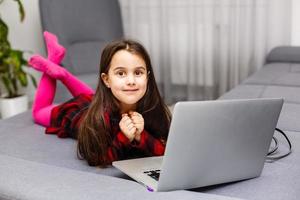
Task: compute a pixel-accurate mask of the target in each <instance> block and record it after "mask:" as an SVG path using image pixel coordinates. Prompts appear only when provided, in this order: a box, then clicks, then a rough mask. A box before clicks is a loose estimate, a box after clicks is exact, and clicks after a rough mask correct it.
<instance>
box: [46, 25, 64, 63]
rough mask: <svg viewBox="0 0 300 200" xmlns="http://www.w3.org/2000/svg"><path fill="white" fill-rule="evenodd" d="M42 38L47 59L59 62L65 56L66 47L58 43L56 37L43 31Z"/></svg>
mask: <svg viewBox="0 0 300 200" xmlns="http://www.w3.org/2000/svg"><path fill="white" fill-rule="evenodd" d="M44 38H45V42H46V46H47V52H48V59H49V60H50V61H52V62H54V63H56V64H60V62H61V61H62V59H63V58H64V56H65V52H66V49H65V48H64V47H63V46H61V45H60V44H59V43H58V40H57V37H56V36H55V35H54V34H52V33H50V32H47V31H45V32H44Z"/></svg>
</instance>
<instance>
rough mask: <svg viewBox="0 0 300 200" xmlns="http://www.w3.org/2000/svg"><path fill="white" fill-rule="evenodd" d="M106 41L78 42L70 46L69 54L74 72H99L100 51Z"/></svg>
mask: <svg viewBox="0 0 300 200" xmlns="http://www.w3.org/2000/svg"><path fill="white" fill-rule="evenodd" d="M105 44H106V43H105V42H104V41H89V42H76V43H73V44H71V45H70V46H69V49H68V54H67V56H68V57H69V58H70V59H69V60H70V64H71V67H72V72H73V73H74V74H76V75H77V74H91V73H95V74H98V73H99V68H100V67H99V66H100V56H101V55H100V53H101V52H102V49H103V47H104V46H105Z"/></svg>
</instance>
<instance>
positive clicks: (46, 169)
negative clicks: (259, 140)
mask: <svg viewBox="0 0 300 200" xmlns="http://www.w3.org/2000/svg"><path fill="white" fill-rule="evenodd" d="M261 97H283V98H284V99H285V103H284V106H283V110H282V112H281V115H280V119H279V122H278V126H277V127H279V128H281V129H283V130H285V131H286V133H287V135H288V136H289V138H290V139H291V142H292V144H293V153H292V154H291V155H290V156H288V157H286V158H283V159H282V160H279V161H276V162H273V163H268V162H266V163H265V167H264V170H263V173H262V175H261V176H260V177H259V178H255V179H251V180H246V181H240V182H235V183H227V184H222V185H217V186H210V187H205V188H198V189H193V190H180V191H173V192H161V193H152V192H148V191H147V190H146V189H145V188H144V187H143V186H141V185H140V184H138V183H136V182H134V181H132V180H130V179H129V178H128V177H127V176H125V175H124V174H122V173H121V172H119V171H118V170H116V169H115V168H113V167H109V168H106V169H99V168H96V167H89V166H88V165H87V164H86V162H85V161H82V160H78V159H77V157H76V141H75V140H73V139H59V138H57V137H56V136H55V135H46V134H44V128H43V127H41V126H38V125H36V124H34V123H33V122H32V119H31V113H30V112H29V111H28V112H25V113H22V114H20V115H17V116H15V117H13V118H9V119H6V120H1V121H0V199H31V200H35V199H81V200H82V199H118V200H120V199H139V200H140V199H187V200H188V199H222V200H226V199H258V200H260V199H261V200H262V199H274V200H275V199H278V200H282V199H295V200H296V199H299V197H300V147H299V145H300V121H299V120H300V47H279V48H276V49H274V50H273V51H272V52H271V53H270V54H269V55H268V57H267V59H266V64H265V66H264V67H263V68H262V69H261V70H259V71H258V72H256V73H255V74H253V75H252V76H251V77H249V78H248V79H247V80H245V81H244V82H243V83H242V84H240V85H239V86H237V87H236V88H234V89H233V90H231V91H229V92H228V93H226V94H225V95H223V96H222V97H221V98H220V99H235V98H261ZM276 135H277V137H278V139H279V141H280V145H279V153H280V154H283V153H285V152H286V151H287V150H288V146H287V143H286V142H285V141H284V139H283V137H281V136H280V135H278V134H276Z"/></svg>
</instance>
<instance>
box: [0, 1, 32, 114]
mask: <svg viewBox="0 0 300 200" xmlns="http://www.w3.org/2000/svg"><path fill="white" fill-rule="evenodd" d="M3 1H4V0H0V4H1V3H3ZM14 1H16V2H17V3H18V6H19V13H20V16H21V18H20V21H21V22H22V21H23V20H24V18H25V11H24V7H23V5H22V2H21V0H14ZM23 54H24V52H23V51H21V50H16V49H13V48H12V47H11V45H10V43H9V41H8V26H7V25H6V23H5V22H4V21H3V19H2V18H1V15H0V81H1V83H2V85H3V86H4V89H5V91H6V92H3V91H0V94H1V96H0V111H1V114H2V118H7V117H10V116H12V115H15V114H17V113H20V112H23V111H25V110H27V109H28V98H27V95H24V94H20V93H19V89H20V87H26V86H27V85H28V77H30V79H31V81H32V83H33V85H34V86H35V87H36V80H35V78H34V77H33V76H32V75H31V74H30V73H28V72H26V71H24V68H23V67H24V66H26V65H27V61H26V60H25V59H24V57H23Z"/></svg>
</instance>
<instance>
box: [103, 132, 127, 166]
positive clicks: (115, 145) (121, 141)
mask: <svg viewBox="0 0 300 200" xmlns="http://www.w3.org/2000/svg"><path fill="white" fill-rule="evenodd" d="M130 146H131V142H130V140H129V139H128V138H127V137H126V136H125V135H124V134H123V133H122V132H121V131H119V132H118V133H117V135H116V137H115V139H114V140H113V142H112V144H111V146H110V147H108V150H107V154H106V158H105V160H107V161H108V162H110V163H111V162H113V161H115V160H119V159H120V158H121V157H124V155H123V149H124V148H128V147H130Z"/></svg>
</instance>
